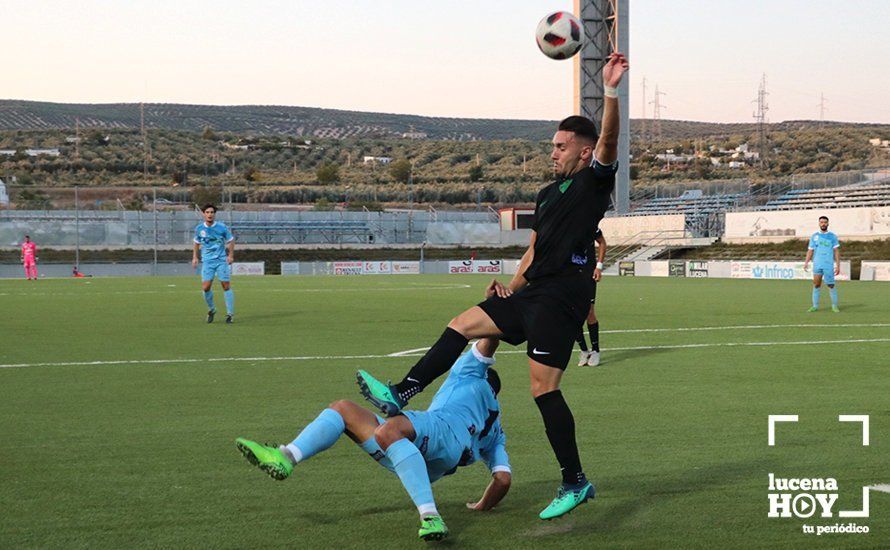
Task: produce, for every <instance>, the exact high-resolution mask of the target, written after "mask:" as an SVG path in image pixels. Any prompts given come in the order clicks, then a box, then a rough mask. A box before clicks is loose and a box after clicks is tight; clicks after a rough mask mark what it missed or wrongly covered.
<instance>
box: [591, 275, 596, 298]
mask: <svg viewBox="0 0 890 550" xmlns="http://www.w3.org/2000/svg"><path fill="white" fill-rule="evenodd" d="M590 303H591V304H595V303H596V279H594V278H593V277H591V278H590Z"/></svg>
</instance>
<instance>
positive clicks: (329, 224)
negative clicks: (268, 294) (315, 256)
mask: <svg viewBox="0 0 890 550" xmlns="http://www.w3.org/2000/svg"><path fill="white" fill-rule="evenodd" d="M230 227H231V229H232V232H233V233H235V235H237V236H247V235H250V236H252V237H254V238H255V239H256V240H257V241H258V242H262V243H272V242H292V243H305V242H307V240H308V239H307V237H309V236H310V235H319V236H321V238H322V240H323V241H324V242H327V243H341V242H352V243H368V242H373V241H374V230H373V228H372V227H371V226H370V225H369V224H368V223H367V222H363V221H345V220H325V221H236V222H233V223H231V224H230Z"/></svg>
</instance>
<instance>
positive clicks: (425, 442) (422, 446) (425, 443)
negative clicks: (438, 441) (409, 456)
mask: <svg viewBox="0 0 890 550" xmlns="http://www.w3.org/2000/svg"><path fill="white" fill-rule="evenodd" d="M429 445H430V437H429V436H428V435H425V436H423V441H421V442H420V445H419V446H418V447H417V448H418V450H420V454H422V455H424V456H426V449H427V447H429Z"/></svg>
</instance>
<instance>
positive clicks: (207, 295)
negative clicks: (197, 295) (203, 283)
mask: <svg viewBox="0 0 890 550" xmlns="http://www.w3.org/2000/svg"><path fill="white" fill-rule="evenodd" d="M204 301H205V302H207V307H208V308H209V309H210V311H216V308H215V307H214V306H213V291H212V290H207V291H205V292H204Z"/></svg>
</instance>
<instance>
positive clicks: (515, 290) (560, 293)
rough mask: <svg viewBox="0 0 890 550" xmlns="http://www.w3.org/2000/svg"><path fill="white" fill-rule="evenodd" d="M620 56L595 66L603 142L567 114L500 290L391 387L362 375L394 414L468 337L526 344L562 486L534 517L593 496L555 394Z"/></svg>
mask: <svg viewBox="0 0 890 550" xmlns="http://www.w3.org/2000/svg"><path fill="white" fill-rule="evenodd" d="M627 69H628V63H627V59H626V58H625V57H624V56H623V55H622V54H619V53H615V54H612V55H611V56H610V58H609V61H608V62H607V63H606V65H605V67H604V68H603V83H604V92H605V93H604V95H605V100H604V108H603V122H602V135H597V131H596V126H595V125H594V124H593V122H591V121H590V120H589V119H587V118H584V117H581V116H571V117H568V118H566V119H565V120H563V121H562V122H560V124H559V127H558V129H557V132H556V134H554V136H553V152H552V154H551V159H552V160H553V170H554V173H555V174H556V177H557V179H556V181H554V182H553V183H551V184H550V185H548V186H546V187H545V188H544V189H542V190H541V191H540V193H538V197H537V200H536V204H535V219H534V223H533V224H532V235H531V242H530V244H529V247H528V250H527V251H526V252H525V254H524V255H523V257H522V261H521V262H520V264H519V268H518V269H517V273H516V275H515V276H514V277H513V279H512V280H511V281H510V283H509V284H508V285H506V286H504V285H503V284H501V283H500V282H498V281H496V280H495V281H492V282H491V284H490V285H489V286H488V288H487V289H486V293H485V295H486V298H487V299H486V300H485V301H484V302H481V303H480V304H479V305H477V306H475V307H472V308H470V309H468V310H466V311H464V312H463V313H461V314H460V315H458V316H457V317H455V318H454V319H452V320H451V322H450V323H449V324H448V328H446V329H445V332H443V333H442V336H440V337H439V340H438V341H437V342H436V343H435V344H434V345H433V347H432V348H430V350H429V351H428V352H427V353H426V354H425V355H424V356H423V357H422V358H421V359H420V361H418V362H417V364H416V365H414V367H412V368H411V370H410V371H409V372H408V375H407V376H406V377H405V378H404V379H403V380H402V381H401V382H399V383H398V384H395V385H389V384H384V383H382V382H380V381H379V380H377V379H376V378H374V377H373V376H371V375H370V374H368V373H367V372H365V371H359V372H358V375H357V378H358V383H359V387H360V389H361V392H362V394H363V395H364V396H365V398H366V399H368V400H369V401H370V402H371V403H373V404H374V405H375V406H376V407H378V408H379V409H380V410H381V411H383V412H384V413H386V414H387V415H390V416H392V415H395V414H398V412H399V411H400V410H401V409H402V408H403V407H404V406H405V405H407V403H408V400H409V399H411V398H412V397H413V396H414V395H416V394H417V393H419V392H421V391H423V389H424V388H425V387H426V386H427V385H429V384H430V383H432V381H433V380H435V379H436V378H438V377H439V376H441V375H442V374H444V373H445V372H447V371H448V369H449V368H450V367H451V365H452V364H453V363H454V362H455V361H456V360H457V358H458V357H459V356H460V354H461V352H462V351H463V350H464V348H465V347H466V345H467V343H468V341H469V340H470V339H471V338H483V337H498V338H500V339H502V340H504V341H506V342H508V343H510V344H513V345H518V344H521V343H522V342H526V353H527V355H528V358H529V369H530V375H531V390H532V395H533V396H534V398H535V402H536V404H537V405H538V408H539V410H540V412H541V417H542V418H543V420H544V428H545V431H546V433H547V438H548V440H549V441H550V446H551V447H552V448H553V452H554V454H555V455H556V459H557V461H558V462H559V465H560V468H561V470H562V485H561V486H560V488H559V491H558V493H557V496H556V498H555V499H553V501H552V502H551V503H550V505H549V506H547V508H545V509H544V510H543V511H542V512H541V514H540V518H541V519H553V518H556V517H559V516H561V515H563V514H565V513H567V512H570V511H571V510H573V509H574V508H575V507H577V506H578V505H579V504H582V503H583V502H586V501H587V499H589V498H592V497H593V496H594V493H595V491H594V488H593V485H591V484H590V482H588V481H587V478H586V477H585V475H584V472H583V470H582V468H581V460H580V457H579V454H578V445H577V443H576V440H575V420H574V417H573V416H572V412H571V410H570V409H569V406H568V404H567V403H566V401H565V399H564V398H563V395H562V392H561V391H560V390H559V383H560V380H561V379H562V375H563V372H564V371H565V368H566V366H567V365H568V362H569V359H570V358H571V355H572V349H573V347H574V344H575V338H576V337H577V335H578V331H579V329H580V327H581V325H582V323H583V321H584V319H585V318H586V317H587V313H588V311H589V309H590V298H591V296H590V282H589V281H590V279H591V277H592V276H593V270H594V267H595V263H596V262H595V260H594V258H593V251H594V249H593V236H594V233H595V232H596V229H597V227H598V225H599V222H600V220H602V218H603V216H604V215H605V213H606V210H607V209H608V208H609V204H610V196H611V194H612V190H613V188H614V186H615V172H616V170H617V158H618V129H619V105H618V94H617V91H616V88H617V87H618V85H619V84H620V82H621V78H622V76H623V75H624V73H625V72H626V71H627Z"/></svg>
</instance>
